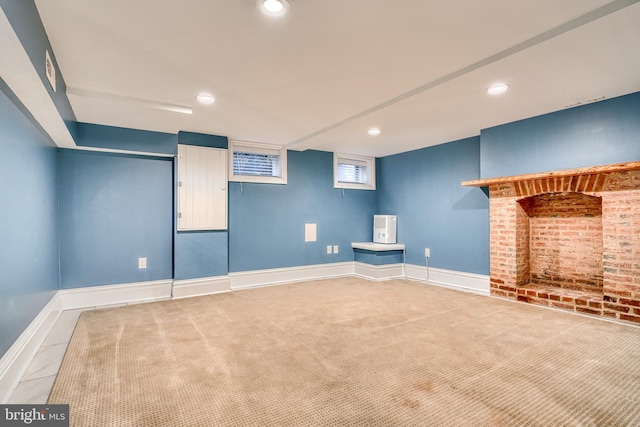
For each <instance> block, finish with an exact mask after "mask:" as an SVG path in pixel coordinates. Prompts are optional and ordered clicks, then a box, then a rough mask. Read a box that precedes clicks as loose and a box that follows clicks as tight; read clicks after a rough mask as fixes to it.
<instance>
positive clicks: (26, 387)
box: [9, 309, 84, 404]
mask: <svg viewBox="0 0 640 427" xmlns="http://www.w3.org/2000/svg"><path fill="white" fill-rule="evenodd" d="M83 310H84V309H79V310H67V311H63V312H62V314H61V315H60V317H59V318H58V321H57V322H56V324H55V325H54V326H53V328H52V329H51V332H49V335H47V338H46V339H45V340H44V342H43V343H42V345H41V346H40V349H39V350H38V353H37V354H36V356H35V357H34V358H33V360H32V361H31V364H30V365H29V368H28V369H27V372H25V374H24V376H23V377H22V380H21V381H20V384H18V387H17V388H16V389H15V390H14V392H13V394H12V395H11V399H9V403H21V404H25V403H32V404H44V403H47V398H48V397H49V392H50V391H51V387H53V382H54V381H55V379H56V375H57V374H58V369H59V368H60V364H61V363H62V358H63V357H64V352H65V351H66V350H67V345H68V344H69V340H70V339H71V335H72V334H73V329H74V328H75V327H76V323H77V322H78V318H79V317H80V313H82V311H83Z"/></svg>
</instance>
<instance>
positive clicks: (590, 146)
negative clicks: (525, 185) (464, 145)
mask: <svg viewBox="0 0 640 427" xmlns="http://www.w3.org/2000/svg"><path fill="white" fill-rule="evenodd" d="M639 135H640V92H637V93H633V94H630V95H625V96H621V97H618V98H613V99H609V100H606V101H600V102H597V103H594V104H588V105H584V106H581V107H575V108H571V109H568V110H562V111H558V112H555V113H550V114H545V115H543V116H538V117H533V118H530V119H526V120H521V121H518V122H513V123H508V124H506V125H502V126H497V127H493V128H490V129H484V130H482V132H481V163H480V164H481V177H482V178H494V177H499V176H509V175H521V174H528V173H536V172H548V171H554V170H562V169H572V168H577V167H585V166H598V165H605V164H611V163H622V162H628V161H637V160H640V140H639Z"/></svg>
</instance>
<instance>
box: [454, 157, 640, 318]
mask: <svg viewBox="0 0 640 427" xmlns="http://www.w3.org/2000/svg"><path fill="white" fill-rule="evenodd" d="M462 185H467V186H487V187H489V196H490V209H489V213H490V226H491V231H490V245H491V248H490V252H491V262H490V286H491V294H492V295H495V296H499V297H505V298H510V299H514V300H517V301H522V302H527V303H532V304H539V305H544V306H549V307H555V308H559V309H564V310H571V311H576V312H580V313H586V314H591V315H596V316H604V317H609V318H615V319H618V320H624V321H629V322H635V323H640V162H633V163H623V164H616V165H607V166H598V167H593V168H582V169H571V170H566V171H558V172H548V173H540V174H533V175H521V176H512V177H502V178H492V179H486V180H476V181H465V182H463V183H462Z"/></svg>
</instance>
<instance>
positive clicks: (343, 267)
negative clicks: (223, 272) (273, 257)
mask: <svg viewBox="0 0 640 427" xmlns="http://www.w3.org/2000/svg"><path fill="white" fill-rule="evenodd" d="M350 275H353V261H348V262H336V263H331V264H315V265H305V266H301V267H285V268H273V269H269V270H252V271H241V272H236V273H229V280H230V281H231V290H236V289H248V288H255V287H260V286H267V285H276V284H281V283H291V282H301V281H306V280H317V279H323V278H330V277H341V276H350Z"/></svg>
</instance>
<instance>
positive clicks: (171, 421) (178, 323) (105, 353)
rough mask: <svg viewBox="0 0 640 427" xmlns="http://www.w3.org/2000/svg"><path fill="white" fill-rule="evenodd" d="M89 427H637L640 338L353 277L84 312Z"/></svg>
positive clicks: (611, 327)
mask: <svg viewBox="0 0 640 427" xmlns="http://www.w3.org/2000/svg"><path fill="white" fill-rule="evenodd" d="M49 403H50V404H54V403H68V404H70V408H71V425H74V426H637V425H640V328H637V327H634V326H627V325H623V324H618V323H612V322H606V321H603V320H600V319H595V318H588V317H583V316H577V315H573V314H570V313H564V312H559V311H552V310H548V309H543V308H539V307H535V306H530V305H527V304H523V303H514V302H510V301H505V300H500V299H496V298H490V297H483V296H478V295H473V294H467V293H462V292H457V291H452V290H448V289H443V288H438V287H433V286H428V285H425V284H421V283H417V282H410V281H404V280H394V281H388V282H382V283H374V282H369V281H366V280H362V279H357V278H342V279H335V280H323V281H315V282H306V283H297V284H290V285H281V286H272V287H264V288H257V289H251V290H245V291H239V292H233V293H226V294H218V295H211V296H205V297H198V298H189V299H181V300H172V301H164V302H158V303H149V304H140V305H134V306H127V307H121V308H112V309H105V310H97V311H89V312H84V313H83V314H82V316H81V317H80V320H79V322H78V324H77V326H76V329H75V331H74V334H73V337H72V339H71V342H70V344H69V348H68V349H67V353H66V355H65V358H64V361H63V363H62V366H61V368H60V371H59V374H58V377H57V379H56V382H55V384H54V387H53V390H52V392H51V395H50V397H49Z"/></svg>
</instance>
